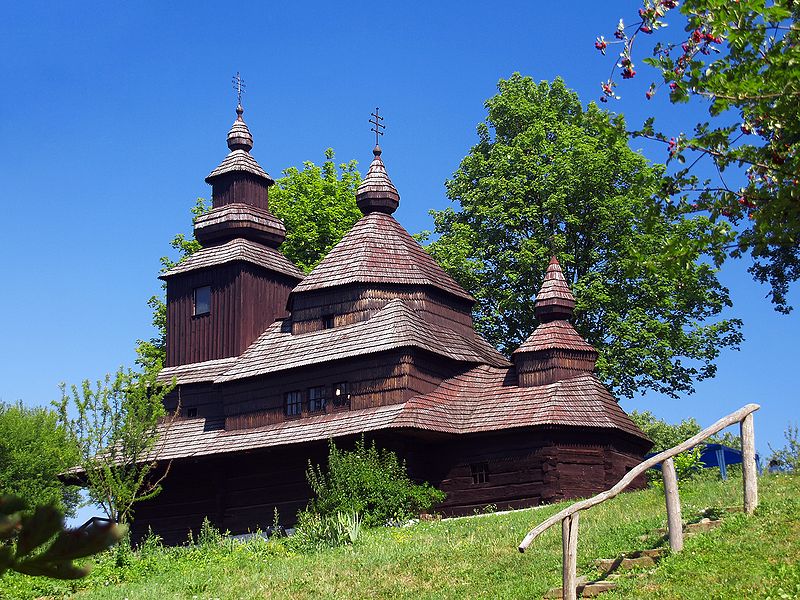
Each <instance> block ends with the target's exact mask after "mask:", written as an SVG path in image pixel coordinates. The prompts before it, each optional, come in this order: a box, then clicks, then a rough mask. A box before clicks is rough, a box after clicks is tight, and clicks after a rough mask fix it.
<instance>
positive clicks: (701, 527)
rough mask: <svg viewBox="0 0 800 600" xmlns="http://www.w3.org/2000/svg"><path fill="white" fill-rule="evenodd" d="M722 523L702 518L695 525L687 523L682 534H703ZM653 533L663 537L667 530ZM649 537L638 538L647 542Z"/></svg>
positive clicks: (658, 530)
mask: <svg viewBox="0 0 800 600" xmlns="http://www.w3.org/2000/svg"><path fill="white" fill-rule="evenodd" d="M721 523H722V521H721V520H719V519H717V520H711V519H709V518H707V517H706V518H703V519H700V520H699V521H697V522H696V523H688V524H686V525H684V526H683V532H684V533H686V534H694V533H703V532H705V531H711V530H712V529H714V528H715V527H719V526H720V524H721ZM655 533H657V534H659V535H662V536H665V535H667V530H666V529H664V528H661V529H656V531H655ZM650 537H651V536H650V535H643V536H640V539H642V540H647V539H649V538H650Z"/></svg>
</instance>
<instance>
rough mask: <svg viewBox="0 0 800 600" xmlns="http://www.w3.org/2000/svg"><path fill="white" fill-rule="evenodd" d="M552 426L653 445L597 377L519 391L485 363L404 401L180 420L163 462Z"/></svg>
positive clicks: (507, 375)
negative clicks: (238, 424)
mask: <svg viewBox="0 0 800 600" xmlns="http://www.w3.org/2000/svg"><path fill="white" fill-rule="evenodd" d="M552 426H563V427H582V428H602V429H610V430H618V431H622V432H625V433H626V434H629V435H631V436H633V437H635V438H638V439H640V440H642V442H643V443H646V442H647V441H648V440H647V437H646V436H645V435H644V434H643V433H642V432H641V430H639V428H638V427H636V425H635V424H634V423H633V421H631V419H630V417H628V415H626V414H625V412H624V411H623V410H622V409H621V408H620V407H619V405H618V404H617V402H616V400H614V398H613V397H612V396H611V394H610V393H609V392H608V390H606V389H605V387H604V386H603V384H602V383H601V382H600V381H599V380H598V379H597V378H596V377H595V376H594V375H591V374H587V375H583V376H580V377H575V378H572V379H568V380H565V381H560V382H557V383H552V384H549V385H543V386H536V387H527V388H520V387H517V386H516V385H515V378H514V377H513V371H512V370H510V369H508V368H497V367H491V366H488V365H481V366H478V367H475V368H473V369H472V370H470V371H468V372H467V373H464V374H463V375H459V376H457V377H454V378H452V379H449V380H447V381H445V382H444V383H442V385H441V386H440V387H439V388H437V389H436V390H434V391H433V392H431V393H429V394H425V395H421V396H416V397H414V398H412V399H410V400H408V401H407V402H405V403H402V404H392V405H388V406H378V407H373V408H365V409H362V410H354V411H344V412H338V413H332V414H325V415H318V416H313V417H307V418H303V419H298V420H292V421H284V422H281V423H276V424H273V425H266V426H262V427H255V428H251V429H236V430H231V431H226V430H225V429H224V428H223V420H222V419H188V420H184V421H178V422H176V423H174V424H173V425H172V426H171V428H170V429H169V430H168V431H167V432H166V434H165V435H163V436H162V438H161V439H160V441H159V445H160V446H161V450H160V454H159V459H160V460H168V459H176V458H188V457H193V456H202V455H207V454H219V453H228V452H241V451H245V450H253V449H257V448H267V447H274V446H283V445H287V444H297V443H304V442H311V441H318V440H325V439H328V438H334V437H341V436H348V435H357V434H359V433H365V432H369V431H376V430H380V429H403V430H415V429H416V430H425V431H433V432H439V433H446V434H454V435H463V434H470V433H485V432H491V431H498V430H505V429H513V428H523V427H552Z"/></svg>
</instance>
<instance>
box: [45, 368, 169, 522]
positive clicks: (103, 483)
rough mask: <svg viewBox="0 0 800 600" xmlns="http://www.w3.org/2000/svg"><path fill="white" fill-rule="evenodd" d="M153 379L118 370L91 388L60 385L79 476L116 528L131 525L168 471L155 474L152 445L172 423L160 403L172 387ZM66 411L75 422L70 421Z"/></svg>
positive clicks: (152, 375)
mask: <svg viewBox="0 0 800 600" xmlns="http://www.w3.org/2000/svg"><path fill="white" fill-rule="evenodd" d="M155 375H156V374H155V373H149V372H145V373H133V372H132V371H123V370H120V371H118V372H117V374H116V376H115V377H114V379H113V380H112V379H111V377H110V376H109V375H106V377H105V380H103V381H98V382H97V383H96V384H95V386H92V385H91V384H90V383H89V381H84V382H83V383H82V384H81V386H80V388H79V387H78V386H75V385H73V386H71V387H70V388H69V389H67V387H66V385H64V384H62V385H61V396H62V397H61V402H60V403H58V404H57V407H58V411H59V415H60V419H61V422H62V423H63V424H64V425H65V426H66V428H67V429H68V430H69V432H70V434H71V435H72V436H73V437H74V439H75V440H76V442H77V444H78V449H79V457H78V467H79V473H78V475H79V476H80V477H82V478H83V479H84V481H85V483H86V485H87V487H88V489H89V496H90V497H91V499H92V500H93V501H94V502H95V503H97V504H98V505H100V506H101V507H102V509H103V511H104V512H105V513H106V515H107V516H108V518H109V519H111V520H113V521H114V522H117V523H127V522H128V521H130V520H131V517H132V514H133V506H134V504H135V503H136V502H141V501H143V500H147V499H149V498H152V497H154V496H155V495H157V494H158V493H159V492H160V491H161V485H160V484H161V482H162V481H163V479H164V478H165V477H166V475H167V473H168V471H169V465H167V466H166V467H165V468H160V469H158V470H156V468H157V461H158V454H159V448H158V447H157V442H158V439H159V436H160V435H161V434H163V433H166V431H167V430H168V429H169V426H170V424H171V423H172V417H170V416H169V415H167V414H166V411H165V409H164V404H163V399H164V397H165V396H166V395H167V394H168V393H169V392H171V391H172V389H173V388H174V385H166V386H165V385H159V384H158V383H157V382H156V379H155ZM70 409H72V410H73V411H74V412H75V413H76V414H77V417H76V418H74V419H72V418H70V416H69V412H70ZM178 410H180V408H178ZM176 413H177V411H176Z"/></svg>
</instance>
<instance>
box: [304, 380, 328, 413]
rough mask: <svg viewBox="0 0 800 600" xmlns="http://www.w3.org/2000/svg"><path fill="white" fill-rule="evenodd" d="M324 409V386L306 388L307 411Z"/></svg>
mask: <svg viewBox="0 0 800 600" xmlns="http://www.w3.org/2000/svg"><path fill="white" fill-rule="evenodd" d="M323 410H325V386H324V385H320V386H317V387H312V388H308V412H320V411H323Z"/></svg>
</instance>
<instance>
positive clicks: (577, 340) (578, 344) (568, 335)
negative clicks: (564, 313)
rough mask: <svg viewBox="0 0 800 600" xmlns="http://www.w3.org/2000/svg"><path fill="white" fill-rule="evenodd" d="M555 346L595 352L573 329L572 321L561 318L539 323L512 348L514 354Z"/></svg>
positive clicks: (553, 347)
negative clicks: (518, 344)
mask: <svg viewBox="0 0 800 600" xmlns="http://www.w3.org/2000/svg"><path fill="white" fill-rule="evenodd" d="M556 348H563V349H566V350H582V351H585V352H593V353H595V354H597V351H596V350H595V349H594V346H592V345H591V344H589V343H588V342H587V341H586V340H584V339H583V338H582V337H581V334H580V333H578V332H577V331H575V328H574V327H573V326H572V323H570V322H569V321H562V320H558V321H547V322H545V323H540V324H539V326H538V327H537V328H536V329H534V331H533V333H532V334H531V336H530V337H529V338H528V339H527V340H525V342H524V343H523V344H522V345H521V346H520V347H519V348H517V349H516V350H514V354H517V353H519V352H538V351H541V350H552V349H556Z"/></svg>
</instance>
